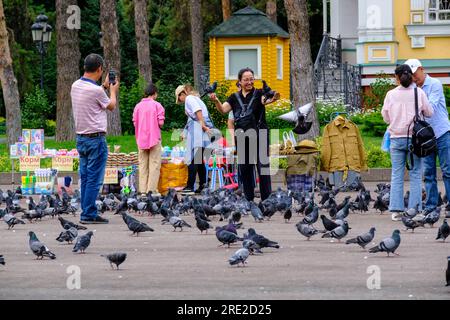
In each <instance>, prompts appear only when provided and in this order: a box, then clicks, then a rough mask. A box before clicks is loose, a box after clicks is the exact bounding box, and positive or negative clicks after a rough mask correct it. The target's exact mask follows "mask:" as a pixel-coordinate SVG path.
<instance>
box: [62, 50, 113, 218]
mask: <svg viewBox="0 0 450 320" xmlns="http://www.w3.org/2000/svg"><path fill="white" fill-rule="evenodd" d="M103 66H104V61H103V58H102V57H101V56H99V55H98V54H95V53H92V54H90V55H88V56H87V57H86V58H85V59H84V74H83V76H82V77H81V78H80V79H78V80H77V81H75V82H74V83H73V84H72V90H71V91H70V96H71V98H72V109H73V118H74V120H75V131H76V133H77V150H78V154H79V155H80V165H79V172H80V179H81V186H80V189H81V209H82V212H81V217H80V223H82V224H105V223H108V220H107V219H104V218H102V217H100V216H99V215H98V212H97V206H96V204H95V200H96V198H97V195H98V193H99V191H100V187H101V186H102V184H103V177H104V175H105V167H106V160H107V158H108V148H107V145H106V137H105V135H106V128H107V120H106V119H107V114H106V111H107V110H110V111H112V110H114V109H115V107H116V101H117V100H116V96H117V91H118V89H119V81H117V80H116V81H115V83H109V77H108V76H106V79H105V82H104V83H103V85H102V86H100V85H98V84H97V81H99V80H100V79H101V78H102V74H103V71H104V69H103V68H104V67H103ZM105 89H109V93H110V97H108V96H107V95H106V92H105Z"/></svg>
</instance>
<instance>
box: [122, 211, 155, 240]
mask: <svg viewBox="0 0 450 320" xmlns="http://www.w3.org/2000/svg"><path fill="white" fill-rule="evenodd" d="M121 214H122V219H123V221H124V222H125V223H126V224H127V227H128V229H129V230H130V231H133V233H132V234H131V235H134V234H136V237H137V236H139V233H141V232H146V231H151V232H153V231H155V230H153V229H152V228H151V227H150V226H149V225H147V224H146V223H144V222H141V221H139V220H137V219H135V218H133V217H132V216H129V215H128V214H127V213H126V212H121Z"/></svg>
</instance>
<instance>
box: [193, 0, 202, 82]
mask: <svg viewBox="0 0 450 320" xmlns="http://www.w3.org/2000/svg"><path fill="white" fill-rule="evenodd" d="M190 4H191V8H190V9H191V10H190V11H191V37H192V63H193V67H194V83H195V87H196V88H197V89H200V88H199V85H200V81H199V80H200V68H199V66H203V65H204V63H205V58H204V51H203V21H202V12H201V0H190Z"/></svg>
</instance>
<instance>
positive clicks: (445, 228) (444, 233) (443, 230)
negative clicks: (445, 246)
mask: <svg viewBox="0 0 450 320" xmlns="http://www.w3.org/2000/svg"><path fill="white" fill-rule="evenodd" d="M449 235H450V227H449V225H448V223H447V219H444V222H443V223H442V225H441V226H440V227H439V230H438V234H437V237H436V240H438V239H442V242H445V239H447V237H448V236H449Z"/></svg>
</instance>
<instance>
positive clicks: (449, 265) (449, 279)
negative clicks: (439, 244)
mask: <svg viewBox="0 0 450 320" xmlns="http://www.w3.org/2000/svg"><path fill="white" fill-rule="evenodd" d="M445 279H446V280H447V284H446V285H445V286H446V287H448V286H450V256H448V257H447V271H446V272H445Z"/></svg>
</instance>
